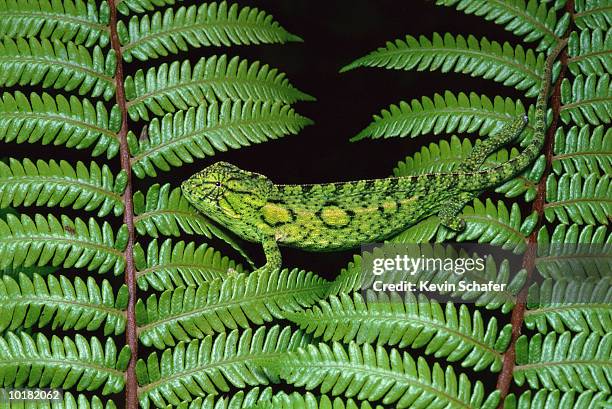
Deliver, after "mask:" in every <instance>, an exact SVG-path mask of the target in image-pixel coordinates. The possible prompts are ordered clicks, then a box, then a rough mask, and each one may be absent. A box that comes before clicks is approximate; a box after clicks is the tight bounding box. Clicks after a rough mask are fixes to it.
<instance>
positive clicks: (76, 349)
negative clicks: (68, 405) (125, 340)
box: [0, 332, 130, 395]
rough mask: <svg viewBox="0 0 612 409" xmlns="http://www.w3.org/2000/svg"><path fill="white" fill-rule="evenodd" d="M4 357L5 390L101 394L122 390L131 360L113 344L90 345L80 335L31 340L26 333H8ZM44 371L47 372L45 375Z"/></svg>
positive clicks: (0, 363)
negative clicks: (45, 389)
mask: <svg viewBox="0 0 612 409" xmlns="http://www.w3.org/2000/svg"><path fill="white" fill-rule="evenodd" d="M0 347H1V348H2V355H1V357H0V371H1V373H2V377H1V378H0V384H1V385H3V386H7V385H14V386H15V387H21V386H29V387H32V386H39V387H50V388H62V389H67V388H72V387H74V388H75V389H76V390H77V391H92V390H97V389H99V388H101V389H102V394H103V395H107V394H110V393H117V392H120V391H121V390H122V389H123V386H124V383H125V380H124V377H123V371H125V369H126V368H127V364H128V361H129V359H130V350H129V348H128V347H124V348H123V349H121V350H120V351H117V347H116V346H115V344H114V343H113V340H112V339H110V338H108V339H107V341H106V342H105V344H104V345H102V343H101V342H100V341H98V339H97V338H95V337H93V338H91V339H90V340H89V341H88V340H86V339H85V337H83V336H81V335H77V336H76V337H75V339H74V340H72V339H70V338H68V337H64V339H60V338H59V337H57V336H55V335H54V336H53V337H52V338H51V340H49V339H48V338H47V337H45V336H44V335H42V334H40V333H39V334H37V335H36V336H35V337H32V336H30V335H28V334H26V333H25V332H21V333H20V334H15V333H12V332H7V333H6V334H5V335H4V336H3V337H1V338H0ZM43 369H45V370H44V371H43Z"/></svg>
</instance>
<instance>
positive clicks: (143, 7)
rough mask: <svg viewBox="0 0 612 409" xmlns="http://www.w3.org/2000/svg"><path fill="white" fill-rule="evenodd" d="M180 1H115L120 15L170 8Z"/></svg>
mask: <svg viewBox="0 0 612 409" xmlns="http://www.w3.org/2000/svg"><path fill="white" fill-rule="evenodd" d="M177 1H179V2H180V1H181V0H119V1H117V10H118V11H120V12H121V13H122V14H125V15H128V14H130V12H132V11H134V12H136V13H143V12H145V11H152V10H154V9H155V8H156V7H163V6H171V5H173V4H175V3H176V2H177Z"/></svg>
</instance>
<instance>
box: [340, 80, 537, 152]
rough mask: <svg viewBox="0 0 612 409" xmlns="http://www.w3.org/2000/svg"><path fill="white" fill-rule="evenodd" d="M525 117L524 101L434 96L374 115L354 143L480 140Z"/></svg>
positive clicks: (448, 94) (528, 129)
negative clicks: (451, 137) (430, 137)
mask: <svg viewBox="0 0 612 409" xmlns="http://www.w3.org/2000/svg"><path fill="white" fill-rule="evenodd" d="M531 111H532V112H530V115H529V116H530V117H531V118H532V119H533V110H531ZM524 114H525V108H524V107H523V104H522V103H521V101H520V100H517V101H516V102H514V101H512V100H511V99H510V98H506V99H504V98H502V97H500V96H496V97H495V99H494V100H493V101H491V99H489V97H487V96H486V95H481V96H478V95H477V94H476V93H474V92H470V94H469V96H468V95H466V94H465V93H463V92H460V93H459V94H458V95H457V96H455V94H453V93H452V92H450V91H446V92H445V93H444V97H443V96H441V95H439V94H434V97H433V99H431V98H429V97H423V98H422V99H421V100H420V101H419V100H418V99H413V100H412V102H411V103H410V104H408V103H407V102H404V101H402V102H400V103H399V106H398V105H391V106H389V108H388V109H383V110H382V111H381V112H380V114H379V115H374V121H373V122H372V123H371V124H370V125H368V126H367V127H366V128H365V129H364V130H362V131H361V132H359V133H358V134H357V135H356V136H355V137H353V138H352V139H351V141H358V140H361V139H365V138H372V139H378V138H390V137H395V136H397V137H400V138H403V137H406V136H410V137H411V138H414V137H415V136H418V135H425V134H429V133H433V134H434V135H438V134H440V133H442V132H444V133H452V132H459V133H470V134H474V133H476V132H477V133H478V135H480V136H486V135H491V134H495V133H496V132H498V131H499V130H500V129H501V128H502V127H503V126H504V125H505V124H507V123H508V122H511V121H513V120H515V119H516V117H517V116H519V115H524ZM532 134H533V127H532V126H530V125H528V126H527V127H526V129H525V131H524V132H523V135H524V137H528V136H529V135H532Z"/></svg>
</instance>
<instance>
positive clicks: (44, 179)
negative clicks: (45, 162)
mask: <svg viewBox="0 0 612 409" xmlns="http://www.w3.org/2000/svg"><path fill="white" fill-rule="evenodd" d="M9 177H10V179H8V180H5V181H3V176H2V175H0V189H2V187H1V186H2V185H11V184H21V183H26V184H36V183H43V184H46V183H54V184H58V185H61V186H66V185H65V183H70V185H73V186H80V187H82V188H84V189H85V188H86V189H88V190H90V191H94V192H98V193H100V194H101V195H103V196H106V197H107V198H109V199H111V200H112V201H113V202H118V203H120V204H121V205H123V202H122V201H121V196H120V195H118V194H116V193H115V192H113V191H112V190H106V189H105V188H104V187H102V186H96V185H93V184H91V183H87V182H85V181H82V180H78V179H73V178H71V177H62V176H47V175H37V176H20V175H17V176H15V175H14V174H13V175H10V176H9ZM16 179H18V180H16ZM68 190H69V189H66V192H65V194H68ZM79 196H80V195H79ZM63 197H64V196H62V199H63Z"/></svg>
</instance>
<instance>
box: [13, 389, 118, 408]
mask: <svg viewBox="0 0 612 409" xmlns="http://www.w3.org/2000/svg"><path fill="white" fill-rule="evenodd" d="M19 403H24V405H23V406H19ZM19 403H15V404H12V405H11V406H10V407H9V408H7V409H49V408H50V406H49V401H43V400H39V401H28V402H27V403H25V402H19ZM51 407H52V408H53V409H117V405H115V402H113V401H112V400H110V399H109V400H105V401H103V400H102V399H100V398H98V397H97V396H95V395H94V396H91V397H89V396H86V395H82V394H79V395H73V394H72V393H70V392H67V391H64V393H63V396H62V399H61V400H60V401H54V402H53V404H52V406H51Z"/></svg>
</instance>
